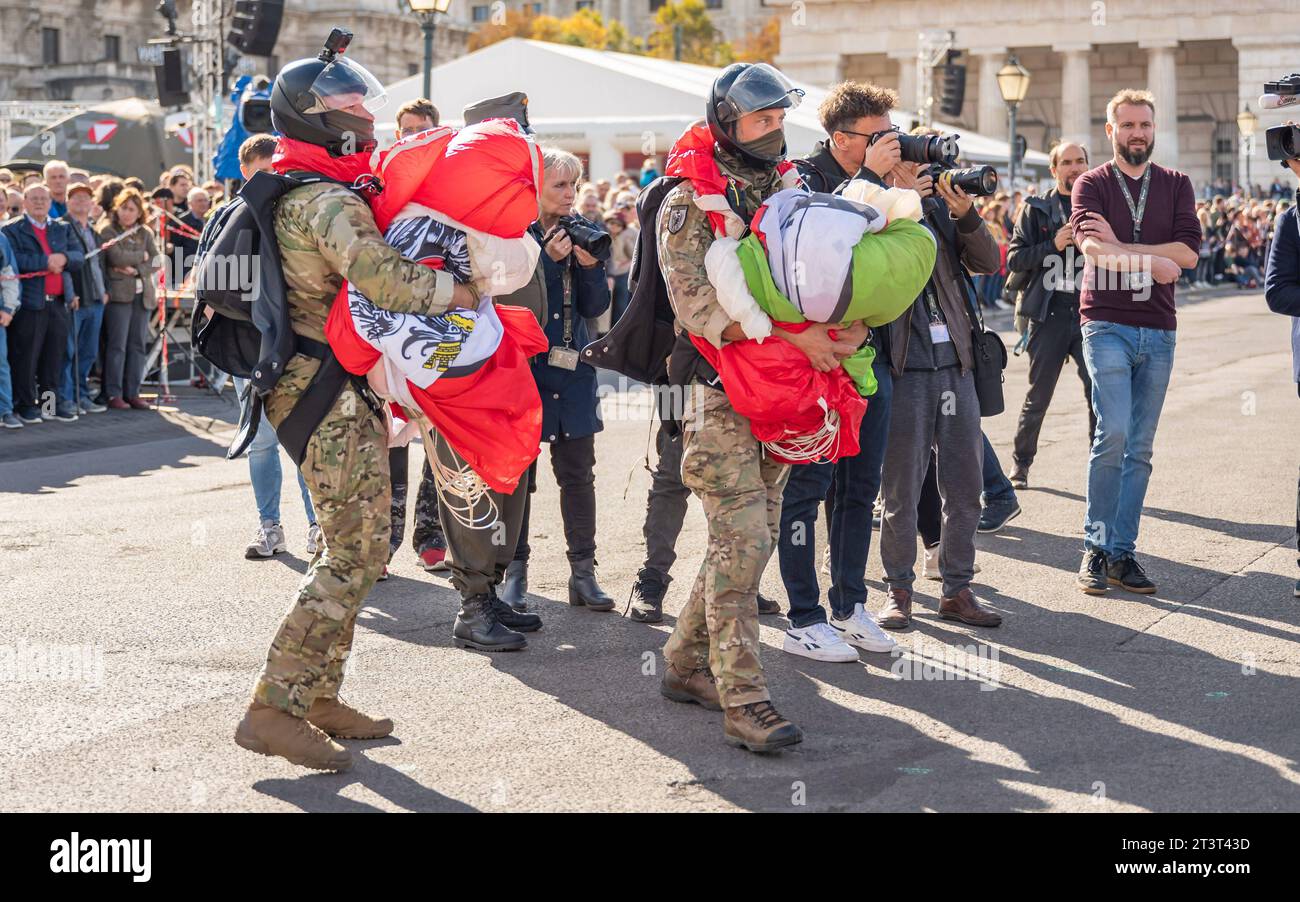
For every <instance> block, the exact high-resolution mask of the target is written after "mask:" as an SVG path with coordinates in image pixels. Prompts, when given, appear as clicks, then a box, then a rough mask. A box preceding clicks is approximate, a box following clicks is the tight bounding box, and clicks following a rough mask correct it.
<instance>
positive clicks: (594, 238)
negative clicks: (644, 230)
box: [542, 216, 613, 263]
mask: <svg viewBox="0 0 1300 902" xmlns="http://www.w3.org/2000/svg"><path fill="white" fill-rule="evenodd" d="M560 229H564V231H565V233H567V234H568V236H569V240H570V241H572V242H573V246H574V247H580V248H582V249H583V250H584V251H586V252H587V253H589V254H591V255H592V256H593V257H595V258H596V259H597V260H600V261H601V262H602V263H603V262H605V261H608V260H609V251H610V245H611V244H612V243H613V239H612V238H610V237H609V232H605V231H602V230H600V229H598V228H596V227H595V226H593V225H592V224H591V223H589V222H588V221H587V220H585V219H583V218H582V217H581V216H561V217H560V221H559V222H557V223H556V224H555V227H554V228H552V229H551V230H550V231H549V232H547V233H546V235H545V237H544V238H543V239H542V245H543V246H545V245H546V243H547V242H549V241H550V240H551V239H552V238H553V237H555V233H556V232H558V231H559V230H560Z"/></svg>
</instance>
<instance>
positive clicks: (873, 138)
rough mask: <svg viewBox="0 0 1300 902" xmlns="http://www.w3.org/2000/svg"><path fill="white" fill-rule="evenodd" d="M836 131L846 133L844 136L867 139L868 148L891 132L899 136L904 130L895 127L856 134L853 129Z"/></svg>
mask: <svg viewBox="0 0 1300 902" xmlns="http://www.w3.org/2000/svg"><path fill="white" fill-rule="evenodd" d="M836 131H840V132H844V134H846V135H857V136H858V137H859V138H866V139H867V145H868V146H870V145H872V144H875V143H876V142H877V141H879V140H880V139H881V138H883V137H884V136H885V135H888V134H890V133H891V132H893V133H894V134H899V135H901V134H902V133H903V130H902V129H901V128H899V127H898V126H897V125H895V126H893V127H892V128H885V129H881V130H880V131H878V132H855V131H853V130H852V129H847V128H839V129H836Z"/></svg>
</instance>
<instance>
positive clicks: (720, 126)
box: [706, 63, 803, 167]
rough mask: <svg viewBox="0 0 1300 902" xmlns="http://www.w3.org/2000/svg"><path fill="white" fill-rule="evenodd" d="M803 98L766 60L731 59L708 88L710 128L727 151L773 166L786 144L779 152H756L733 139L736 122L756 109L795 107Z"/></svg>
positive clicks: (783, 151) (783, 153)
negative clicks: (746, 61)
mask: <svg viewBox="0 0 1300 902" xmlns="http://www.w3.org/2000/svg"><path fill="white" fill-rule="evenodd" d="M802 100H803V91H802V90H800V89H799V88H796V87H794V86H793V85H792V84H790V80H789V79H788V78H786V77H785V76H784V75H782V74H781V73H780V72H778V71H777V70H776V69H774V68H773V67H772V66H769V65H768V64H767V63H732V64H731V65H730V66H728V67H727V68H725V69H723V70H722V73H721V74H720V75H719V76H718V77H717V78H716V79H714V81H713V87H712V88H710V89H709V108H708V112H707V114H706V118H707V119H708V123H709V131H710V132H712V133H713V140H714V141H716V142H717V143H718V146H720V147H721V148H722V149H723V150H725V151H727V152H728V153H731V154H735V155H737V156H739V157H741V158H742V159H744V160H746V161H747V162H749V163H752V164H753V165H755V166H764V167H766V166H772V165H774V164H776V163H779V162H780V161H781V160H782V159H784V158H785V145H784V144H783V145H782V146H781V152H780V153H778V154H770V153H761V152H760V153H755V152H754V151H753V150H751V149H748V148H746V147H745V145H743V144H741V143H740V142H739V141H738V140H736V122H737V121H738V120H739V119H740V117H741V116H745V115H748V114H749V113H756V112H758V111H759V110H770V109H776V108H784V109H794V108H795V107H797V106H798V105H799V103H800V102H801V101H802Z"/></svg>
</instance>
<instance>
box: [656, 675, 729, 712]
mask: <svg viewBox="0 0 1300 902" xmlns="http://www.w3.org/2000/svg"><path fill="white" fill-rule="evenodd" d="M659 694H660V695H662V696H663V697H664V698H670V699H672V700H673V701H675V702H685V703H687V704H694V705H700V706H701V707H704V708H708V709H709V710H710V711H721V710H722V702H721V701H719V700H718V682H717V680H715V679H714V678H713V674H712V673H711V672H710V671H709V668H707V667H704V668H701V669H700V670H686V671H682V670H678V669H677V668H676V667H674V666H673V665H672V664H669V665H667V668H666V669H665V670H664V678H663V680H662V681H661V682H660V683H659Z"/></svg>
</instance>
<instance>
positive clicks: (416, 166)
mask: <svg viewBox="0 0 1300 902" xmlns="http://www.w3.org/2000/svg"><path fill="white" fill-rule="evenodd" d="M505 137H509V138H512V139H520V138H526V137H527V136H526V135H525V133H524V131H523V129H522V128H520V127H519V123H518V122H516V121H515V120H514V119H488V120H486V121H484V122H479V123H477V124H475V125H469V126H466V127H465V128H462V129H459V130H457V129H453V128H448V127H444V128H434V129H429V130H428V131H423V132H420V133H418V134H415V135H410V136H409V137H406V138H403V139H402V140H401V141H398V142H397V143H396V144H394V145H393V146H392V147H390V148H388V149H387V150H384V151H379V152H377V154H376V157H377V159H374V160H372V164H371V165H372V169H373V170H374V172H375V174H376V175H378V176H380V177H381V178H382V179H383V182H384V191H383V193H382V194H380V195H379V197H378V198H376V199H375V200H374V202H373V203H372V204H371V209H372V210H373V211H374V214H375V222H376V224H378V226H379V230H380V231H381V232H382V231H384V230H386V229H387V228H388V224H389V223H390V222H392V221H393V218H394V217H395V216H396V215H397V214H398V212H400V211H401V209H402V208H403V207H405V206H406V205H407V204H408V203H411V202H412V201H414V202H415V203H418V204H421V205H423V206H426V207H429V208H431V209H434V210H437V211H438V212H440V213H443V214H445V215H447V216H450V217H451V218H452V219H454V220H456V222H458V223H460V224H462V225H465V226H468V227H469V228H471V229H477V230H478V231H480V232H487V233H488V234H490V235H496V236H498V237H501V238H518V237H520V236H521V235H523V234H524V232H526V231H527V230H528V227H529V226H530V225H531V224H532V223H533V222H535V221H536V220H537V217H538V215H539V211H540V206H539V204H540V198H541V195H542V151H541V149H540V148H539V147H538V146H537V145H536V144H535V143H533V142H532V141H528V140H502V138H505Z"/></svg>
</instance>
